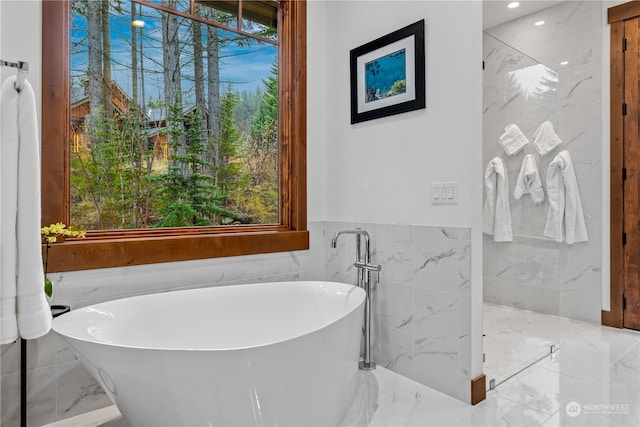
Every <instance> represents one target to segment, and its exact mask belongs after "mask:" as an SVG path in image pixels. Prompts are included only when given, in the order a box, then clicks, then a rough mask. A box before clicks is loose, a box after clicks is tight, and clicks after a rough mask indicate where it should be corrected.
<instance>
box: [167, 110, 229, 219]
mask: <svg viewBox="0 0 640 427" xmlns="http://www.w3.org/2000/svg"><path fill="white" fill-rule="evenodd" d="M179 105H180V104H179V102H178V99H176V102H175V103H174V104H173V105H171V106H170V107H169V115H168V116H167V119H166V120H167V132H166V136H167V138H168V145H169V150H170V154H169V165H168V168H167V172H166V173H164V174H161V175H159V176H158V179H157V180H156V181H159V182H160V186H159V187H158V188H157V192H158V195H159V200H160V207H159V212H160V214H161V216H162V220H161V221H159V222H158V223H157V224H156V225H155V226H156V227H185V226H193V225H196V226H202V225H211V224H212V223H213V222H212V220H213V216H214V215H216V214H217V215H219V214H223V215H231V216H234V215H235V214H234V213H233V212H231V211H228V210H227V209H224V208H223V207H222V202H223V200H224V195H223V194H222V192H221V191H220V189H219V188H218V187H217V186H215V185H214V178H213V176H212V175H210V174H207V173H204V171H205V169H206V166H207V162H206V161H205V160H203V159H204V158H205V157H206V144H205V142H206V134H207V132H206V128H205V124H204V122H203V120H202V116H201V114H200V111H199V109H198V108H196V110H195V111H193V112H190V113H188V114H186V115H184V114H182V111H181V108H180V106H179Z"/></svg>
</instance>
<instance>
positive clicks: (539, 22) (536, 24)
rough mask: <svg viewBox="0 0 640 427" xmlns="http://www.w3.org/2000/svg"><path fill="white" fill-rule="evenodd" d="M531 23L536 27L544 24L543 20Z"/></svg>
mask: <svg viewBox="0 0 640 427" xmlns="http://www.w3.org/2000/svg"><path fill="white" fill-rule="evenodd" d="M533 25H535V26H536V27H539V26H540V25H544V21H538V22H536V23H535V24H533Z"/></svg>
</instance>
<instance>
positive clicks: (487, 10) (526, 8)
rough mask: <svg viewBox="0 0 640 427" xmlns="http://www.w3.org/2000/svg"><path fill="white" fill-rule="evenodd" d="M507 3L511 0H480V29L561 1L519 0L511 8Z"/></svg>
mask: <svg viewBox="0 0 640 427" xmlns="http://www.w3.org/2000/svg"><path fill="white" fill-rule="evenodd" d="M509 3H511V0H509V1H503V0H484V1H483V2H482V29H486V28H491V27H494V26H496V25H499V24H504V23H505V22H509V21H512V20H514V19H518V18H520V17H523V16H526V15H529V14H530V13H533V12H537V11H539V10H542V9H546V8H548V7H551V6H554V5H556V4H558V3H562V1H545V0H521V1H520V6H518V7H516V8H513V9H509V8H508V7H507V5H508V4H509Z"/></svg>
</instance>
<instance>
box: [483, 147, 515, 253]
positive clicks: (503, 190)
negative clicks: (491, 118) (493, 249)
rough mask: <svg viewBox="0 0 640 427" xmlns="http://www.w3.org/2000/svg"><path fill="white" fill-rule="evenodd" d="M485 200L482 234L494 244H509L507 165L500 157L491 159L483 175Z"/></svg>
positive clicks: (509, 222) (510, 232)
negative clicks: (489, 237)
mask: <svg viewBox="0 0 640 427" xmlns="http://www.w3.org/2000/svg"><path fill="white" fill-rule="evenodd" d="M484 188H485V200H484V209H483V232H484V233H485V234H489V235H493V240H494V241H495V242H511V241H512V240H513V233H512V230H511V206H510V204H509V180H508V176H507V165H506V164H505V162H504V160H502V159H501V158H500V157H495V158H493V159H492V160H491V161H490V162H489V164H488V165H487V169H486V170H485V173H484Z"/></svg>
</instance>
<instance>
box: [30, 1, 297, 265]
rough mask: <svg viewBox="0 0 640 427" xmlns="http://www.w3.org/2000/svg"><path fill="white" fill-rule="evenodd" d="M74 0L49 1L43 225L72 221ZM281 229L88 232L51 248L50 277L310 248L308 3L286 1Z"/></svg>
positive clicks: (45, 16) (282, 59)
mask: <svg viewBox="0 0 640 427" xmlns="http://www.w3.org/2000/svg"><path fill="white" fill-rule="evenodd" d="M69 6H70V0H43V2H42V121H41V122H42V224H43V226H44V225H49V224H51V223H55V222H60V221H62V222H64V223H65V224H69V219H70V143H69V141H70V139H69V138H70V104H69V99H70V80H69V73H70V61H69V53H70V51H69V38H70V36H69V30H70V23H71V22H70V7H69ZM280 25H281V28H280V39H281V40H280V58H279V69H280V103H279V121H280V224H275V225H264V226H231V227H228V226H223V227H189V228H164V229H153V230H150V229H136V230H115V231H89V232H88V233H87V237H86V238H85V239H69V240H66V241H64V242H61V243H57V244H54V245H52V246H51V248H50V250H49V263H48V271H49V272H59V271H74V270H87V269H94V268H107V267H121V266H130V265H140V264H153V263H162V262H172V261H187V260H195V259H206V258H218V257H227V256H238V255H250V254H262V253H271V252H284V251H295V250H305V249H309V233H308V231H307V198H306V187H307V180H306V134H307V129H306V126H307V125H306V98H307V96H306V95H307V94H306V80H307V78H306V76H307V73H306V0H302V1H301V0H281V1H280Z"/></svg>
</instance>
